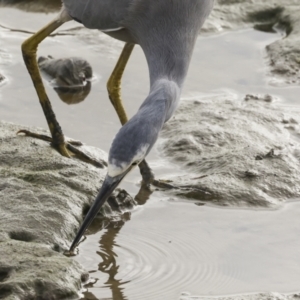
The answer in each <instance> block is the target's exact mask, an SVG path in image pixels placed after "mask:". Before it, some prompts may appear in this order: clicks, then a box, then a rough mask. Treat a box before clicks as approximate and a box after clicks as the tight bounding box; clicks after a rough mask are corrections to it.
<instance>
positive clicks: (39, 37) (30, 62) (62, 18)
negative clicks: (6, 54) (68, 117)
mask: <svg viewBox="0 0 300 300" xmlns="http://www.w3.org/2000/svg"><path fill="white" fill-rule="evenodd" d="M69 20H71V18H70V17H68V16H67V15H66V14H64V12H62V13H61V14H60V15H59V16H58V18H56V19H55V20H53V21H52V22H50V23H49V24H48V25H46V26H45V27H43V28H42V29H41V30H39V31H38V32H37V33H35V34H34V35H33V36H31V37H30V38H28V39H27V40H26V41H24V43H23V44H22V53H23V58H24V62H25V65H26V67H27V70H28V72H29V74H30V77H31V79H32V82H33V85H34V87H35V90H36V92H37V95H38V98H39V100H40V103H41V106H42V109H43V111H44V115H45V117H46V120H47V123H48V126H49V130H50V133H51V137H48V136H45V135H41V134H37V133H33V132H30V131H28V130H20V131H19V132H18V133H23V134H25V135H26V136H31V137H33V138H38V139H41V140H44V141H47V142H50V143H51V145H52V146H53V147H54V148H55V149H57V151H58V152H59V153H60V154H61V155H63V156H66V157H70V156H71V154H72V155H75V156H76V157H77V158H79V159H80V160H83V161H85V162H88V163H91V164H92V165H94V166H97V167H104V165H105V164H106V163H104V162H98V161H97V160H95V159H93V158H91V157H89V156H88V155H86V154H85V153H83V152H82V151H80V150H79V149H77V148H75V147H74V145H76V146H78V145H81V143H80V142H77V141H67V142H66V141H65V137H64V135H63V132H62V129H61V127H60V125H59V123H58V121H57V119H56V116H55V114H54V112H53V109H52V106H51V103H50V101H49V99H48V96H47V93H46V90H45V87H44V84H43V81H42V78H41V75H40V72H39V68H38V64H37V59H36V54H37V48H38V45H39V44H40V43H41V42H42V41H43V40H44V39H45V38H46V37H47V36H49V35H50V34H51V33H52V32H53V31H54V30H55V29H57V28H58V27H60V26H61V25H62V24H63V23H65V22H66V21H69Z"/></svg>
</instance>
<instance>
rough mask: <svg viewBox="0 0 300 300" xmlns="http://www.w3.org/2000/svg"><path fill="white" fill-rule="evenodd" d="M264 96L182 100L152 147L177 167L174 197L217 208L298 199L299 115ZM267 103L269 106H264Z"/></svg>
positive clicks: (225, 96)
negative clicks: (203, 202) (199, 201)
mask: <svg viewBox="0 0 300 300" xmlns="http://www.w3.org/2000/svg"><path fill="white" fill-rule="evenodd" d="M273 99H275V98H274V97H272V96H270V95H266V96H265V95H264V96H260V95H247V96H246V97H245V99H244V100H242V101H240V100H238V99H237V97H236V95H234V94H228V95H219V96H215V97H213V96H208V97H204V98H202V99H200V100H197V101H184V100H183V101H182V102H181V105H180V108H179V109H178V111H177V113H176V114H175V117H174V118H172V119H171V120H170V121H169V122H168V123H167V124H165V126H164V128H163V131H162V134H161V140H160V142H159V145H158V148H159V150H160V152H161V153H162V155H164V156H165V157H166V158H168V159H171V160H172V161H173V162H176V163H177V164H179V165H180V166H181V167H182V175H181V176H178V177H175V178H170V179H173V180H174V183H175V184H176V185H179V186H182V187H183V189H180V190H178V191H177V192H176V193H177V194H178V195H181V196H184V197H186V198H191V199H198V200H201V201H207V202H209V203H214V204H217V205H222V206H226V205H235V206H252V207H273V206H277V205H280V204H281V203H283V202H285V201H287V200H289V199H293V198H296V197H299V196H300V171H299V170H300V162H299V157H300V156H299V155H300V152H299V151H300V144H299V142H298V139H299V133H300V132H299V118H298V116H299V114H298V113H297V112H296V111H295V110H294V111H293V113H292V112H289V111H288V110H287V109H284V108H282V107H280V106H276V104H272V100H273ZM270 101H271V103H270Z"/></svg>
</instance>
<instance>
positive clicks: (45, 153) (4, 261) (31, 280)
mask: <svg viewBox="0 0 300 300" xmlns="http://www.w3.org/2000/svg"><path fill="white" fill-rule="evenodd" d="M19 129H21V127H20V126H17V125H13V124H9V123H5V122H0V228H1V229H0V298H1V299H47V300H48V299H73V298H78V291H79V289H80V286H81V280H82V278H87V276H86V274H85V272H84V270H83V269H82V267H81V266H80V265H79V264H78V263H77V262H76V261H75V260H74V259H71V258H68V257H65V256H64V255H63V254H62V253H63V251H64V250H66V249H68V246H70V243H71V241H72V239H73V238H74V236H75V234H76V232H77V230H78V227H79V225H80V223H81V222H82V219H83V215H84V212H85V211H84V208H85V207H89V206H90V203H91V202H92V201H93V200H94V198H95V196H96V195H97V192H98V189H99V188H100V186H101V182H102V181H103V178H104V176H105V174H106V169H105V168H102V169H101V168H96V167H93V166H91V165H88V164H86V163H83V162H81V161H78V160H76V159H68V158H64V157H62V156H61V155H59V154H58V153H57V152H56V151H55V150H54V149H52V148H51V147H50V146H49V144H48V143H45V142H43V141H39V140H35V139H32V138H29V137H24V136H17V135H16V132H17V131H18V130H19ZM35 131H39V132H40V133H45V132H44V131H42V130H36V129H35ZM83 148H84V151H88V150H89V154H93V156H94V158H96V159H98V160H105V159H106V156H107V155H106V153H104V152H103V151H101V150H96V149H95V148H92V147H87V146H83ZM112 199H113V200H112V203H113V204H112V205H110V204H109V203H106V204H105V206H104V207H103V209H102V210H101V213H100V214H99V216H101V215H102V216H103V217H105V218H107V217H109V216H111V215H113V216H114V218H115V219H116V218H118V216H119V217H120V218H121V217H122V214H123V212H124V210H128V209H130V208H132V207H133V206H134V205H135V202H134V200H133V199H132V198H131V197H130V196H129V195H128V193H127V192H126V191H124V190H122V191H120V190H117V191H116V193H115V194H114V195H113V196H112ZM123 199H124V201H123ZM12 297H13V298H12Z"/></svg>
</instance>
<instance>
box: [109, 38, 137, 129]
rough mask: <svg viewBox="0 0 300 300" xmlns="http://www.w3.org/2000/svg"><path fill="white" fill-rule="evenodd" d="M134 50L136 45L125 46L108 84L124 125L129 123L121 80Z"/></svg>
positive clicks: (110, 95)
mask: <svg viewBox="0 0 300 300" xmlns="http://www.w3.org/2000/svg"><path fill="white" fill-rule="evenodd" d="M133 48H134V44H130V43H126V44H125V46H124V48H123V50H122V53H121V55H120V57H119V60H118V62H117V64H116V66H115V68H114V70H113V72H112V74H111V75H110V77H109V79H108V82H107V91H108V96H109V99H110V102H111V103H112V105H113V107H114V108H115V110H116V112H117V114H118V117H119V119H120V122H121V124H122V125H124V124H125V123H126V122H127V121H128V117H127V115H126V111H125V109H124V106H123V102H122V98H121V79H122V76H123V73H124V70H125V67H126V65H127V62H128V60H129V57H130V55H131V53H132V50H133Z"/></svg>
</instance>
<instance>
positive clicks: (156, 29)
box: [63, 0, 213, 174]
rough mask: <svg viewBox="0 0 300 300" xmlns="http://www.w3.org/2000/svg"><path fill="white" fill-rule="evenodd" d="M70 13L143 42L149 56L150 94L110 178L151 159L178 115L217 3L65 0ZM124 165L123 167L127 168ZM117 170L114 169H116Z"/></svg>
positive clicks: (121, 143) (127, 131) (114, 152)
mask: <svg viewBox="0 0 300 300" xmlns="http://www.w3.org/2000/svg"><path fill="white" fill-rule="evenodd" d="M63 3H64V5H65V8H66V10H67V12H68V14H69V15H70V16H71V17H72V18H74V19H75V20H77V21H79V22H81V23H82V24H83V25H84V26H86V27H87V28H92V29H99V30H101V31H104V32H105V33H107V34H109V35H111V36H113V37H116V38H118V39H121V40H123V41H126V42H134V43H136V44H139V45H140V46H141V47H142V49H143V51H144V53H145V56H146V59H147V62H148V67H149V75H150V93H149V96H148V97H147V98H146V100H145V101H144V103H143V104H142V106H141V107H140V109H139V110H138V112H137V114H136V115H135V116H134V117H133V118H132V119H131V120H130V121H129V122H128V123H127V124H126V125H125V126H123V127H122V128H121V130H120V131H119V133H118V134H117V136H116V138H115V140H114V142H113V145H112V147H111V150H110V157H109V163H110V169H109V172H110V173H111V174H117V173H118V172H120V173H121V172H122V170H124V168H125V167H126V166H128V165H129V164H130V163H132V162H133V159H134V158H135V159H136V160H137V161H139V160H140V155H139V152H140V154H142V155H143V156H145V155H147V154H148V152H149V151H150V149H151V147H152V146H153V144H154V143H155V141H156V139H157V136H158V133H159V131H160V129H161V127H162V125H163V123H164V122H166V121H167V120H168V119H169V118H170V117H171V116H172V114H173V113H174V111H175V109H176V107H177V105H178V100H179V96H180V91H181V88H182V84H183V81H184V79H185V77H186V73H187V70H188V66H189V62H190V59H191V55H192V51H193V48H194V44H195V40H196V38H197V36H198V33H199V30H200V28H201V26H202V25H203V23H204V21H205V19H206V17H207V16H208V14H209V13H210V11H211V9H212V6H213V0H63ZM122 166H124V167H122ZM114 168H115V169H114Z"/></svg>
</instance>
